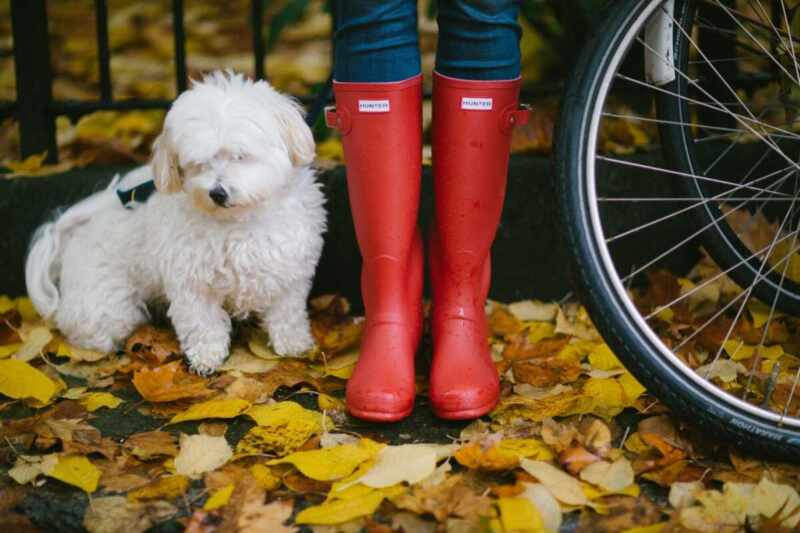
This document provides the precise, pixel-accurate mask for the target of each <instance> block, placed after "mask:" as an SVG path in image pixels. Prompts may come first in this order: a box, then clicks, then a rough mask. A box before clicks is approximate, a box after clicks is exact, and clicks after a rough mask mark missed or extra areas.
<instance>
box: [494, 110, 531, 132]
mask: <svg viewBox="0 0 800 533" xmlns="http://www.w3.org/2000/svg"><path fill="white" fill-rule="evenodd" d="M532 113H533V108H532V107H531V106H530V104H519V105H514V106H510V107H508V108H507V109H506V110H505V111H504V112H503V121H502V122H501V123H500V129H501V130H502V131H503V133H511V130H513V129H514V127H515V126H523V125H525V124H527V123H528V120H530V116H531V114H532Z"/></svg>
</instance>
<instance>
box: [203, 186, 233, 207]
mask: <svg viewBox="0 0 800 533" xmlns="http://www.w3.org/2000/svg"><path fill="white" fill-rule="evenodd" d="M208 195H209V196H210V197H211V199H212V200H213V201H214V203H215V204H217V205H218V206H220V207H225V204H226V203H227V202H228V192H227V191H226V190H225V189H223V188H222V186H221V185H217V186H216V187H214V188H213V189H211V190H210V191H208Z"/></svg>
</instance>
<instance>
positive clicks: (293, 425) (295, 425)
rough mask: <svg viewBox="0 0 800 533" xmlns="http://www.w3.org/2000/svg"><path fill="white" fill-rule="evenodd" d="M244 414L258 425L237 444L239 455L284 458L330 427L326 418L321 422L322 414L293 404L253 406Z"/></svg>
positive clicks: (279, 403)
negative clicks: (271, 455)
mask: <svg viewBox="0 0 800 533" xmlns="http://www.w3.org/2000/svg"><path fill="white" fill-rule="evenodd" d="M245 414H246V415H247V416H249V417H250V418H252V419H253V421H254V422H255V423H256V424H258V426H256V427H254V428H252V429H251V430H250V431H249V432H248V433H247V434H246V435H245V436H244V437H243V438H242V439H241V440H240V441H239V443H238V444H237V445H236V453H237V454H239V455H260V454H264V453H277V454H278V455H281V456H282V455H286V454H287V453H289V452H292V451H294V450H296V449H297V448H299V447H300V446H302V445H303V443H305V442H306V441H307V440H308V439H309V438H310V437H311V436H313V435H317V434H319V433H322V431H323V429H325V428H327V429H330V428H332V427H333V422H332V421H331V420H330V419H329V418H327V417H326V418H325V419H324V420H323V415H322V414H321V413H318V412H316V411H311V410H309V409H305V408H304V407H303V406H301V405H300V404H298V403H296V402H288V401H287V402H278V403H274V404H271V405H256V406H253V407H251V408H250V409H248V410H247V412H245ZM323 426H324V427H323Z"/></svg>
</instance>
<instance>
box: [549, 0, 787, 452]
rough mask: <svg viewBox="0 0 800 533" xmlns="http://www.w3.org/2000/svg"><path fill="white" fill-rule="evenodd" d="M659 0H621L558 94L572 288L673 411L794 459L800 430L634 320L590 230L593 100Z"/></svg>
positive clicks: (728, 437)
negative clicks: (673, 355)
mask: <svg viewBox="0 0 800 533" xmlns="http://www.w3.org/2000/svg"><path fill="white" fill-rule="evenodd" d="M660 3H661V0H650V1H642V0H623V1H620V2H617V3H615V4H614V5H612V6H611V7H610V8H609V10H608V12H607V16H606V17H605V18H604V20H603V21H602V22H601V23H600V24H599V25H598V27H597V28H596V30H595V31H594V32H593V36H592V37H590V40H589V42H588V43H587V45H586V47H585V48H584V50H583V52H582V54H581V55H580V57H579V58H578V60H577V62H576V63H575V65H574V68H573V71H572V74H571V76H570V81H569V83H568V84H567V88H566V92H565V94H564V96H563V99H562V105H561V113H560V119H559V123H558V124H559V125H558V129H557V132H556V139H555V145H554V152H553V155H554V158H555V161H554V166H555V170H556V172H555V177H556V180H557V182H556V190H557V193H558V197H559V198H558V201H559V211H560V217H561V222H562V224H563V227H564V229H565V233H566V239H567V243H568V245H569V247H570V248H571V249H572V250H573V251H574V256H573V264H572V268H573V278H574V279H575V282H576V284H577V286H576V290H577V292H578V295H579V297H580V298H581V300H582V302H583V303H584V305H585V306H586V308H587V310H588V312H589V315H590V316H591V318H592V320H593V321H594V323H595V325H596V327H597V328H598V330H599V332H600V333H601V335H602V336H603V338H604V339H605V341H606V342H607V343H608V344H609V346H610V347H611V348H612V350H613V351H614V353H615V354H617V356H618V357H619V358H620V360H621V361H622V362H623V364H624V365H625V367H626V368H627V369H628V370H629V371H630V372H631V373H632V374H633V375H634V376H635V377H636V378H637V379H638V380H640V381H641V382H642V384H644V385H645V386H646V387H647V389H648V390H649V391H650V392H651V393H652V394H654V395H655V396H656V397H657V398H659V399H660V400H661V401H662V402H664V404H666V405H667V406H669V407H670V409H671V410H672V411H673V412H674V413H675V414H676V415H678V416H679V417H681V418H683V419H684V420H686V421H687V422H689V423H691V424H692V425H694V426H696V427H698V428H700V429H701V430H704V431H707V432H708V434H710V435H714V438H715V439H719V438H720V437H722V438H723V439H724V440H725V441H726V442H727V443H728V444H730V445H731V446H733V447H735V448H739V449H742V450H746V451H747V452H748V453H756V454H759V455H765V456H769V457H775V458H780V459H785V460H795V461H796V460H797V459H798V455H800V454H798V452H800V432H798V431H796V430H794V429H789V428H786V427H779V426H778V425H776V424H774V423H772V422H769V421H767V420H765V419H763V418H760V417H757V416H755V415H753V414H752V413H750V412H747V411H746V410H744V409H739V408H736V407H734V406H733V405H730V404H727V403H724V402H722V401H720V400H719V399H718V398H717V397H715V396H713V395H712V394H711V393H710V392H709V391H708V390H707V388H705V387H703V386H701V385H700V384H698V383H697V382H696V381H694V380H691V379H687V378H686V375H685V374H684V372H683V371H682V370H680V369H679V368H678V367H677V366H676V365H675V364H674V363H673V362H672V361H670V360H668V359H667V358H666V357H664V355H663V354H662V353H661V352H660V351H659V349H658V347H657V346H656V345H655V344H654V342H653V340H652V339H651V338H650V337H648V335H647V334H646V332H644V331H643V330H641V329H639V328H637V327H636V325H635V320H634V318H633V317H632V316H631V314H630V309H629V308H628V307H627V306H626V304H625V302H624V301H623V300H622V296H621V294H620V293H619V292H618V291H616V290H614V289H612V283H611V280H610V279H609V274H608V272H607V265H606V264H604V263H603V261H602V260H601V254H600V250H599V248H598V243H597V242H596V241H595V240H594V238H593V235H592V232H593V227H592V226H591V223H590V220H589V218H590V214H589V212H588V209H587V204H586V198H585V196H586V183H585V181H586V172H585V167H586V165H587V164H590V163H589V162H587V157H586V155H587V147H588V145H589V143H590V139H591V136H592V132H591V123H592V120H593V116H594V112H595V106H598V105H600V106H602V102H601V101H599V100H600V98H601V94H600V92H601V88H602V87H601V82H602V80H603V78H604V77H605V76H606V73H607V70H608V69H609V68H612V66H613V61H614V60H616V61H618V62H619V61H620V60H619V58H618V57H617V58H616V59H615V56H618V55H620V54H624V52H625V50H622V48H623V47H624V46H625V40H626V38H630V34H631V32H633V31H634V29H635V28H636V27H641V25H642V24H643V19H646V18H647V16H648V15H649V14H650V13H652V11H653V9H655V6H657V5H659V4H660ZM628 42H630V41H628Z"/></svg>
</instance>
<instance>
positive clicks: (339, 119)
mask: <svg viewBox="0 0 800 533" xmlns="http://www.w3.org/2000/svg"><path fill="white" fill-rule="evenodd" d="M325 124H326V125H327V126H328V127H329V128H333V129H336V130H339V133H341V134H342V135H347V134H348V133H350V129H351V128H352V127H353V124H352V122H351V121H350V113H348V112H347V110H346V109H337V108H336V106H335V105H329V106H327V107H326V108H325Z"/></svg>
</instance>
